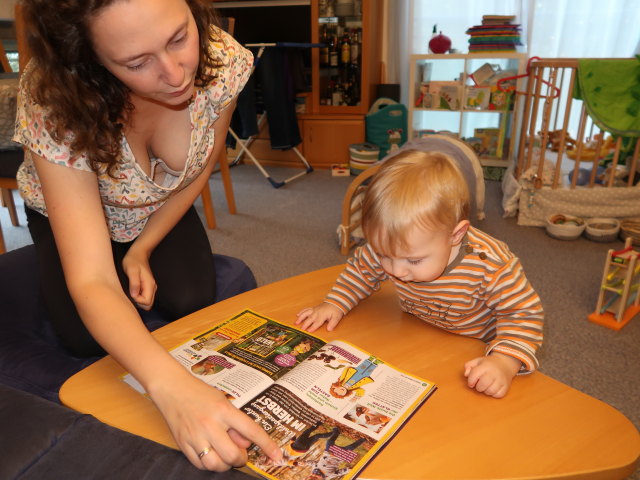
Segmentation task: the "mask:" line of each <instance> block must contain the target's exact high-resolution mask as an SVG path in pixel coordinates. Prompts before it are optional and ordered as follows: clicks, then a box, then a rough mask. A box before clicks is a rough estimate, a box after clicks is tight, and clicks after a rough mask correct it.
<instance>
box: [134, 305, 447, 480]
mask: <svg viewBox="0 0 640 480" xmlns="http://www.w3.org/2000/svg"><path fill="white" fill-rule="evenodd" d="M171 355H172V356H173V357H174V358H176V360H178V362H180V363H181V364H182V365H184V367H185V368H187V369H188V370H189V371H190V372H191V373H192V375H194V376H196V377H198V378H200V379H201V380H202V381H204V382H206V383H207V384H209V385H211V386H213V387H215V388H217V389H219V390H221V391H222V392H224V393H225V395H226V396H227V398H228V399H229V400H230V401H231V402H232V403H233V404H234V405H235V406H236V407H238V408H239V409H241V410H242V411H244V412H245V413H247V415H249V416H250V417H251V418H253V419H254V420H255V421H256V422H257V423H259V424H260V425H261V426H262V427H263V428H264V430H265V431H267V432H268V433H269V435H270V436H271V437H272V438H273V440H274V441H275V442H276V443H277V444H278V445H279V446H280V448H281V449H282V454H283V456H282V460H281V461H280V462H273V461H272V460H271V459H269V457H267V456H266V455H265V454H264V453H263V452H262V451H261V450H260V449H259V448H258V447H257V446H255V445H253V446H251V447H250V448H249V451H248V453H249V462H248V466H249V467H250V468H251V469H252V470H254V471H256V472H257V473H259V474H260V475H262V476H264V477H266V478H270V479H278V480H286V479H300V478H311V479H326V480H340V479H345V480H346V479H350V478H353V477H355V476H356V475H357V474H358V472H360V471H361V470H362V469H363V468H364V467H365V466H366V464H367V463H368V462H369V461H370V460H371V459H372V458H373V456H374V455H375V454H376V453H377V452H378V451H379V450H380V449H381V448H382V447H383V446H384V445H385V444H386V443H387V442H388V441H389V440H390V439H391V438H392V437H393V435H394V434H395V433H396V432H397V431H398V430H399V429H400V427H401V426H402V425H403V424H404V423H405V422H406V421H407V420H408V419H409V417H410V416H411V414H412V413H413V412H415V411H416V409H417V408H418V407H419V406H420V405H421V404H422V403H424V402H425V401H426V400H427V398H429V396H430V395H431V394H432V393H433V392H434V391H435V390H436V386H435V385H434V384H433V383H431V382H429V381H427V380H424V379H422V378H419V377H416V376H414V375H410V374H408V373H406V372H403V371H401V370H398V369H397V368H395V367H393V366H391V365H389V364H388V363H386V362H384V361H383V360H381V359H380V358H377V357H375V356H373V355H371V354H370V353H368V352H365V351H363V350H361V349H359V348H357V347H354V346H353V345H351V344H349V343H346V342H343V341H332V342H325V341H324V340H322V339H320V338H318V337H315V336H313V335H311V334H309V333H307V332H305V331H302V330H299V329H297V328H295V327H292V326H290V325H285V324H282V323H279V322H277V321H275V320H272V319H270V318H267V317H265V316H263V315H260V314H258V313H256V312H253V311H251V310H245V311H243V312H241V313H239V314H238V315H236V316H234V317H233V318H230V319H229V320H226V321H223V322H222V323H220V324H218V325H216V326H214V327H213V328H211V329H210V330H208V331H206V332H204V333H202V334H200V335H198V336H196V337H195V338H193V339H192V340H190V341H188V342H186V343H184V344H182V345H180V346H179V347H177V348H175V349H174V350H172V351H171ZM123 378H124V381H125V382H127V383H128V384H129V385H131V386H132V387H133V388H135V389H136V390H138V391H139V392H141V393H145V392H144V389H143V388H142V386H141V385H140V384H139V383H138V382H137V381H136V380H135V378H133V376H132V375H131V374H126V375H125V376H124V377H123Z"/></svg>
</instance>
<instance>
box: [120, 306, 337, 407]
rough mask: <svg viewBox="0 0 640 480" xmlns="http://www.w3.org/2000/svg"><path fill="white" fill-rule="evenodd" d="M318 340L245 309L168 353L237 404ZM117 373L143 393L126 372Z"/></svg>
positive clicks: (298, 359) (307, 352) (314, 346)
mask: <svg viewBox="0 0 640 480" xmlns="http://www.w3.org/2000/svg"><path fill="white" fill-rule="evenodd" d="M324 343H325V342H324V341H322V340H321V339H319V338H317V337H314V336H313V335H310V334H308V333H306V332H304V331H302V330H298V329H296V328H294V327H290V326H288V325H284V324H282V323H279V322H276V321H274V320H271V319H270V318H267V317H264V316H262V315H259V314H257V313H255V312H253V311H251V310H245V311H243V312H241V313H239V314H238V315H235V316H234V317H232V318H230V319H229V320H226V321H224V322H222V323H220V324H218V325H216V326H215V327H213V328H212V329H210V330H208V331H206V332H204V333H201V334H200V335H198V336H196V337H194V338H193V339H191V340H190V341H188V342H186V343H184V344H182V345H180V346H179V347H177V348H175V349H173V350H171V352H170V353H171V355H172V356H173V357H174V358H175V359H176V360H177V361H178V362H179V363H180V364H182V365H183V366H184V367H185V368H187V369H188V370H189V371H190V372H191V374H192V375H194V376H195V377H197V378H200V379H201V380H202V381H204V382H205V383H207V384H209V385H211V386H213V387H215V388H217V389H219V390H221V391H223V392H224V393H225V395H226V396H227V398H228V399H229V400H230V401H231V402H232V403H233V404H234V405H235V406H237V407H239V406H242V405H244V404H245V403H246V402H247V401H248V400H250V399H251V398H254V397H255V396H257V395H258V394H259V393H260V392H262V391H263V390H264V389H266V388H267V387H268V386H269V385H271V384H272V383H273V382H274V381H275V380H277V379H278V378H280V377H281V376H283V375H284V374H286V373H287V372H288V371H290V370H291V369H292V368H293V367H295V366H296V365H298V364H299V363H300V362H301V361H303V360H304V359H306V358H307V357H308V356H310V355H312V354H313V353H315V352H316V351H317V350H318V349H320V348H321V347H322V346H323V345H324ZM123 379H124V381H125V382H127V383H128V384H129V385H131V386H132V387H133V388H135V389H136V390H138V391H139V392H141V393H145V391H144V388H143V387H142V385H140V383H138V382H137V381H136V379H135V378H134V377H133V376H132V375H131V374H126V375H125V376H124V377H123Z"/></svg>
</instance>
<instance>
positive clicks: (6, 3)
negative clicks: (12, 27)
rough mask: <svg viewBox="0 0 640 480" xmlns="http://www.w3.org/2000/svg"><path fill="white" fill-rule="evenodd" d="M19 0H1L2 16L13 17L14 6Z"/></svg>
mask: <svg viewBox="0 0 640 480" xmlns="http://www.w3.org/2000/svg"><path fill="white" fill-rule="evenodd" d="M16 1H17V0H0V18H11V19H12V18H13V7H14V6H15V4H16Z"/></svg>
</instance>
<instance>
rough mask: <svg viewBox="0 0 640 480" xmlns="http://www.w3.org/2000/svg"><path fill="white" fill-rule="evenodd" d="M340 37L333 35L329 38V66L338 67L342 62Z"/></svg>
mask: <svg viewBox="0 0 640 480" xmlns="http://www.w3.org/2000/svg"><path fill="white" fill-rule="evenodd" d="M338 49H339V46H338V39H337V38H336V37H335V36H334V35H331V37H330V38H329V66H330V67H337V66H338V64H339V62H340V54H339V51H338Z"/></svg>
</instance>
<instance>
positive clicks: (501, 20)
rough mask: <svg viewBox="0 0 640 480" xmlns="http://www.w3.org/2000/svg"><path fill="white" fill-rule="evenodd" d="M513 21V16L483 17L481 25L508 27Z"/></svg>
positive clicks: (514, 17)
mask: <svg viewBox="0 0 640 480" xmlns="http://www.w3.org/2000/svg"><path fill="white" fill-rule="evenodd" d="M515 19H516V16H515V15H483V16H482V25H509V24H510V23H511V22H513V21H514V20H515Z"/></svg>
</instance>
